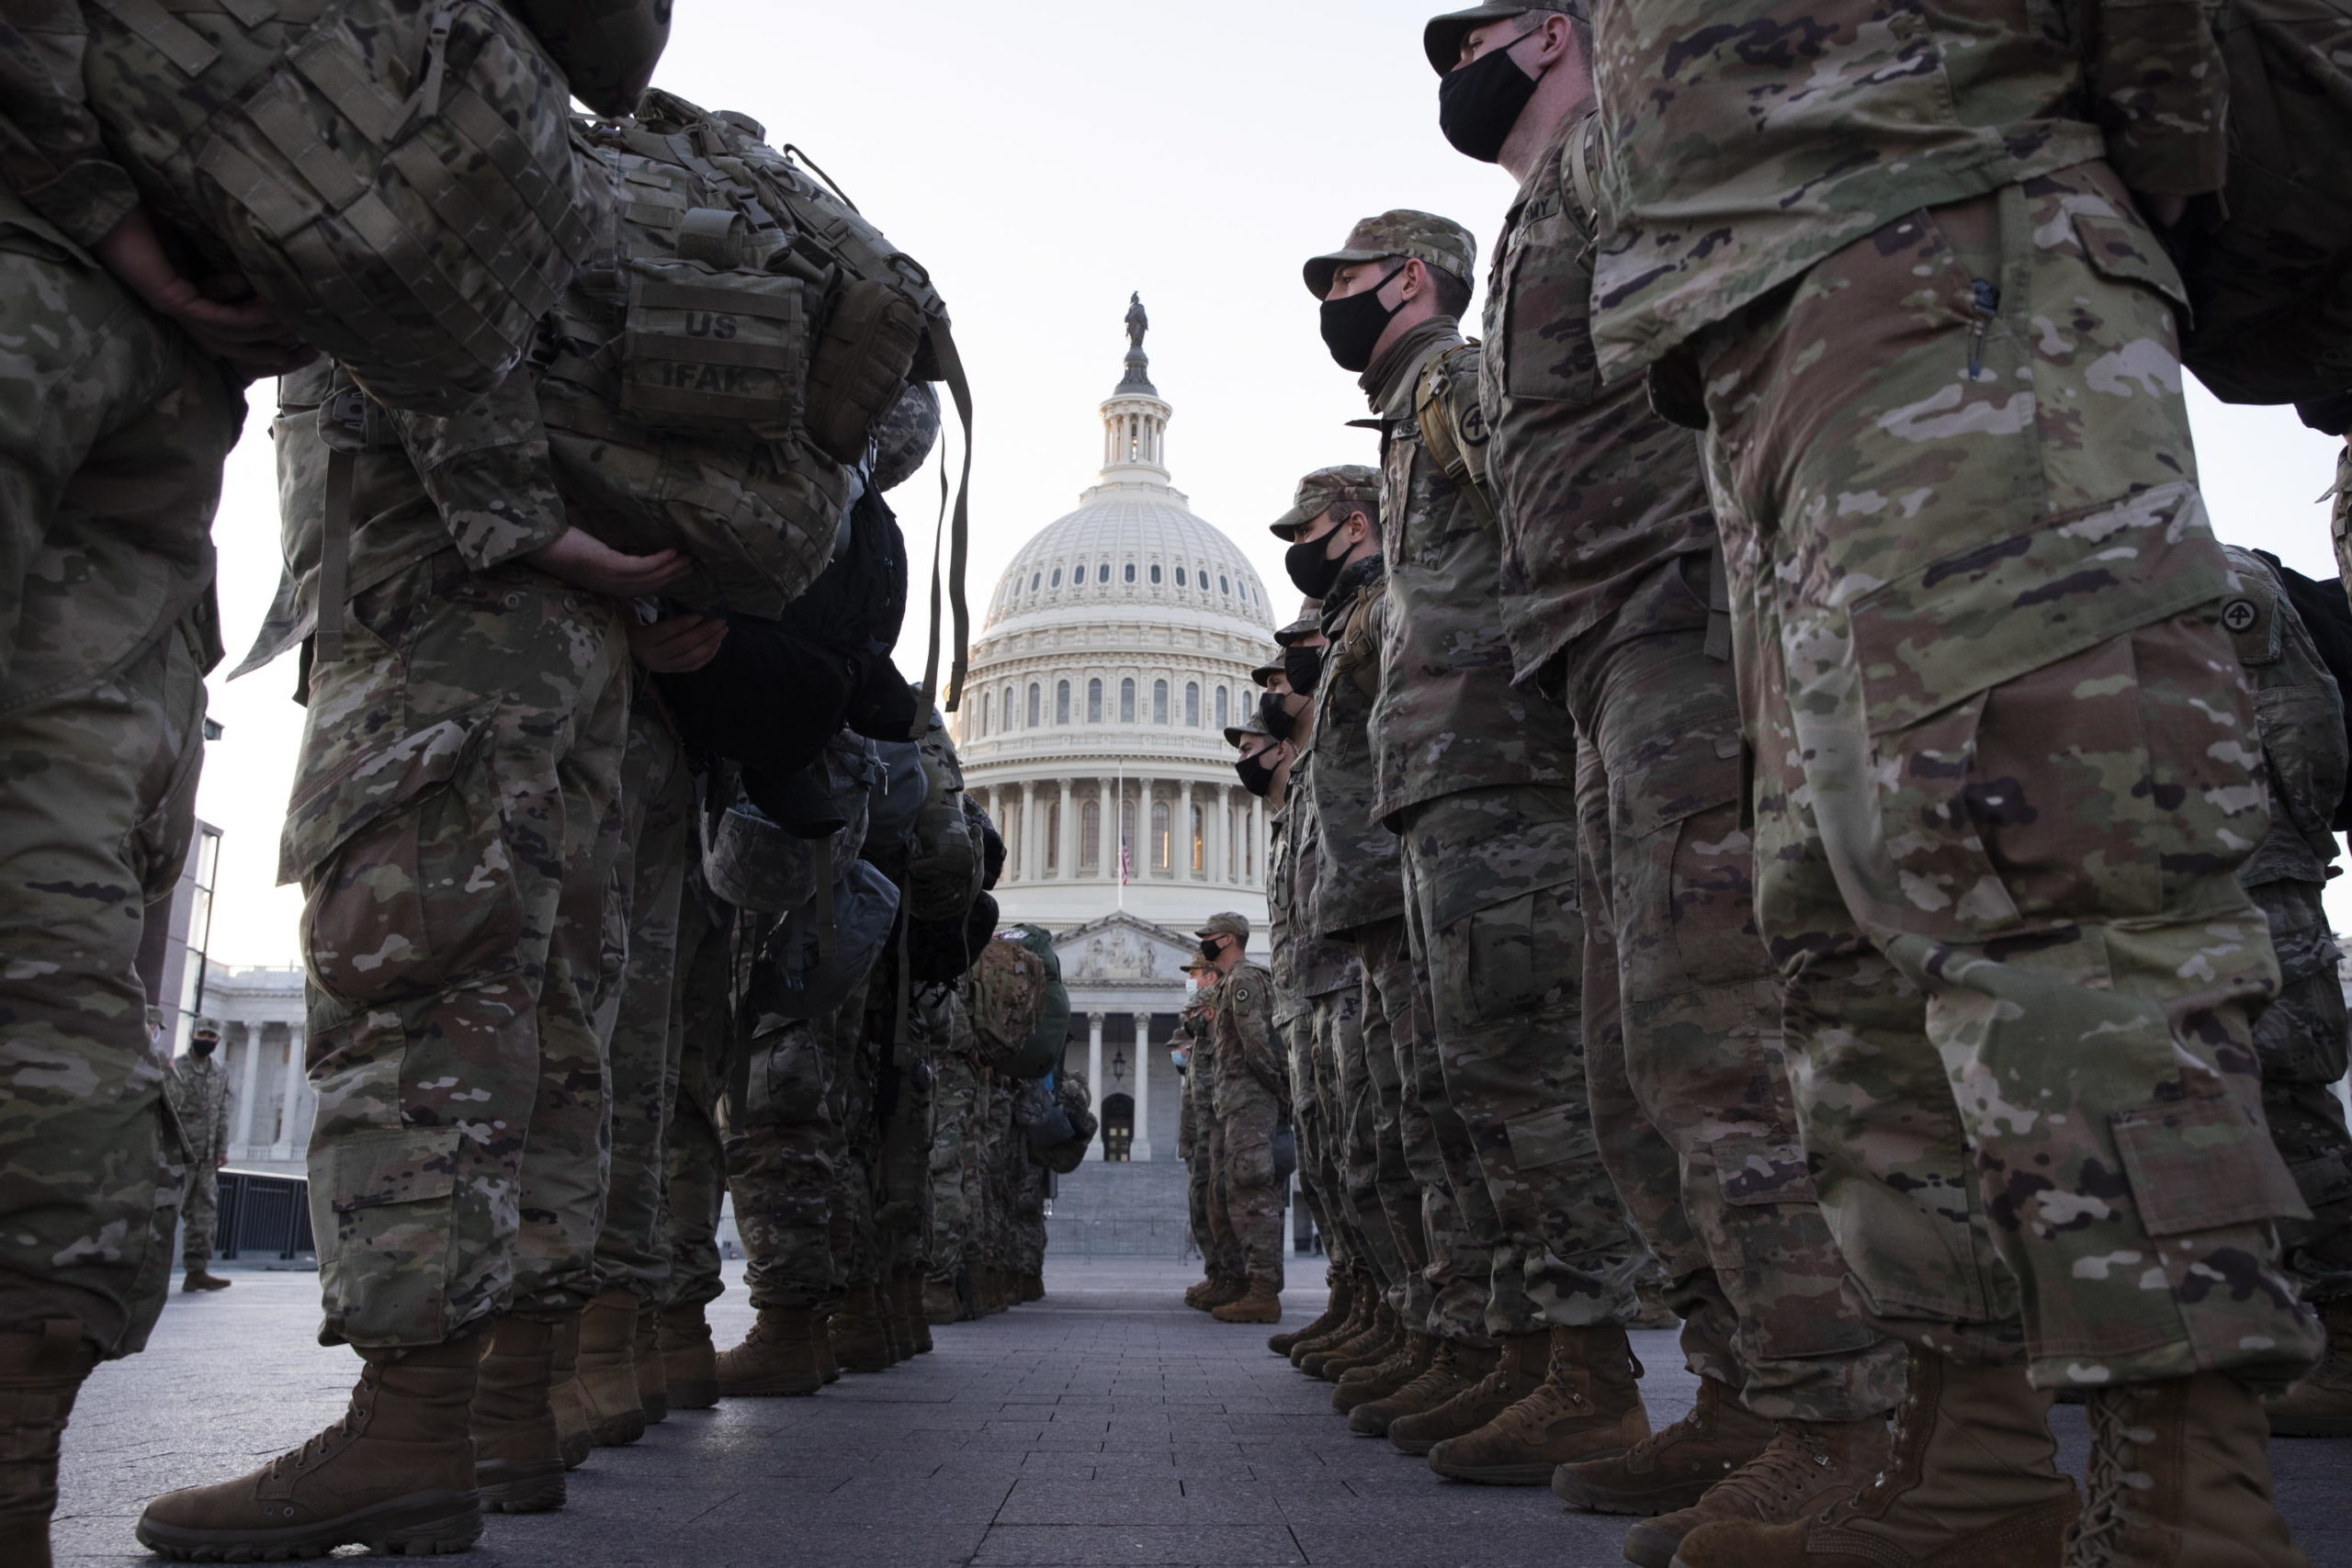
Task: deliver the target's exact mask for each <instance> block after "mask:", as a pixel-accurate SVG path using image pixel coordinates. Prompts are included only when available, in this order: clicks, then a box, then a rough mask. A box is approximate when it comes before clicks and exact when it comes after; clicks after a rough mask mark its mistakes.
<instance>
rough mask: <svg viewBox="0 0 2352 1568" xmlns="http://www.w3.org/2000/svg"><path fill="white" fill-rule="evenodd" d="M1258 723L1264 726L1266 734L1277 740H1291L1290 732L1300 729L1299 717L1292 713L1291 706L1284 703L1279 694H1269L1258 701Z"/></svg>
mask: <svg viewBox="0 0 2352 1568" xmlns="http://www.w3.org/2000/svg"><path fill="white" fill-rule="evenodd" d="M1258 722H1259V723H1261V724H1262V725H1264V726H1265V727H1266V733H1267V734H1269V735H1271V736H1272V737H1273V738H1274V739H1277V740H1287V739H1290V732H1291V731H1292V730H1293V729H1295V728H1298V719H1297V716H1295V715H1294V714H1293V713H1292V712H1291V711H1290V706H1289V705H1288V704H1286V703H1284V702H1283V698H1282V694H1281V693H1279V692H1268V693H1267V694H1265V695H1264V696H1262V697H1260V698H1259V699H1258Z"/></svg>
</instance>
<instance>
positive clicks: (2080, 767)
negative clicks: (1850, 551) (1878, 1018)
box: [1852, 484, 2237, 939]
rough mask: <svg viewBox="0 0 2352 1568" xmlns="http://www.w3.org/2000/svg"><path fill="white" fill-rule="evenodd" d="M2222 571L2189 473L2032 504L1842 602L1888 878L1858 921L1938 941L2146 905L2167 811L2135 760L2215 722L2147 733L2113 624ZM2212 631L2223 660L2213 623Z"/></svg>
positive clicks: (2166, 835) (2215, 579)
mask: <svg viewBox="0 0 2352 1568" xmlns="http://www.w3.org/2000/svg"><path fill="white" fill-rule="evenodd" d="M2228 581H2229V578H2228V571H2227V568H2226V566H2225V564H2224V560H2223V557H2222V552H2221V549H2220V548H2219V547H2218V546H2216V545H2215V544H2214V543H2213V541H2212V538H2211V535H2210V534H2209V533H2208V532H2207V531H2206V529H2205V526H2204V518H2203V509H2202V507H2201V505H2200V504H2199V501H2198V498H2197V492H2196V490H2195V489H2194V487H2192V486H2189V485H2187V484H2179V485H2167V486H2165V487H2163V488H2161V489H2157V490H2152V491H2143V492H2141V493H2139V494H2137V495H2133V496H2131V497H2130V498H2128V499H2126V500H2124V501H2122V502H2115V503H2110V504H2108V505H2104V506H2100V507H2098V508H2094V509H2092V510H2089V511H2086V512H2081V513H2071V514H2067V515H2064V516H2058V517H2049V518H2043V519H2041V520H2038V521H2037V522H2036V523H2035V524H2034V525H2033V526H2032V527H2031V528H2030V529H2029V530H2027V531H2026V532H2024V533H2020V534H2018V535H2015V536H2011V537H2009V538H2007V539H2001V540H1997V541H1996V542H1994V543H1992V544H1989V545H1983V546H1978V547H1973V548H1972V549H1970V550H1967V551H1965V552H1962V553H1961V554H1959V555H1955V556H1950V557H1947V558H1944V559H1942V560H1939V561H1936V562H1934V563H1932V564H1930V565H1928V566H1925V567H1922V568H1920V569H1918V570H1915V571H1913V572H1911V573H1909V574H1906V575H1905V576H1903V577H1899V578H1896V579H1894V580H1893V581H1889V582H1887V583H1884V584H1883V585H1882V586H1880V587H1879V588H1877V589H1874V590H1872V591H1871V592H1869V593H1867V594H1864V595H1862V596H1861V597H1860V598H1859V599H1858V600H1856V601H1855V604H1854V607H1853V613H1852V615H1853V618H1852V637H1853V649H1854V652H1853V657H1854V660H1855V663H1856V667H1857V673H1858V676H1859V679H1860V689H1861V705H1862V717H1863V722H1864V724H1865V727H1866V729H1867V734H1868V740H1869V746H1870V757H1869V764H1868V771H1869V776H1870V778H1871V781H1872V784H1873V787H1874V790H1875V794H1876V804H1877V807H1878V811H1877V820H1876V822H1875V823H1874V825H1873V826H1872V828H1871V831H1872V832H1873V833H1874V834H1875V836H1876V841H1875V842H1874V843H1872V844H1871V845H1869V846H1868V849H1869V851H1870V852H1872V853H1874V854H1876V855H1879V856H1882V857H1883V861H1884V863H1885V864H1886V867H1887V870H1888V873H1889V877H1888V879H1886V880H1885V881H1884V882H1883V897H1884V899H1885V900H1886V902H1884V903H1883V904H1882V906H1881V907H1880V908H1875V909H1872V910H1871V911H1870V915H1871V918H1872V919H1875V920H1877V921H1880V922H1883V923H1884V924H1886V925H1888V926H1891V927H1893V928H1894V929H1895V930H1899V931H1911V932H1915V933H1917V934H1921V935H1927V936H1930V937H1935V938H1938V939H1947V938H1951V937H1953V936H1955V935H1958V936H1962V937H1968V936H1982V935H1985V934H1990V933H1993V932H1996V931H2002V930H2004V929H2007V928H2011V927H2014V926H2015V925H2016V924H2017V923H2018V921H2019V920H2020V919H2029V918H2030V919H2064V918H2071V917H2075V916H2079V915H2081V914H2085V913H2090V914H2096V915H2099V916H2105V917H2113V916H2117V915H2124V914H2132V913H2153V912H2154V911H2156V910H2158V909H2160V908H2163V907H2164V905H2165V897H2166V895H2165V877H2166V875H2167V874H2170V873H2171V870H2172V863H2171V861H2172V857H2169V856H2167V855H2166V854H2165V853H2163V852H2161V851H2164V850H2168V849H2170V848H2171V847H2172V844H2171V843H2170V842H2169V841H2168V840H2172V839H2174V838H2177V837H2178V836H2179V832H2178V830H2177V829H2172V828H2168V827H2167V826H2166V819H2167V818H2169V817H2171V816H2172V815H2173V814H2175V813H2177V812H2178V811H2179V810H2180V809H2181V807H2180V803H2179V802H2178V801H2168V800H2166V799H2165V798H2164V797H2165V796H2166V795H2168V794H2171V793H2173V792H2174V791H2175V786H2176V785H2177V783H2178V781H2177V780H2173V779H2167V778H2164V777H2161V776H2159V775H2158V774H2157V773H2154V772H2152V763H2153V764H2154V766H2155V767H2157V768H2162V767H2166V766H2176V765H2180V764H2183V763H2194V762H2195V761H2197V758H2196V757H2195V756H2193V755H2182V754H2178V753H2179V752H2180V745H2187V746H2188V747H2189V748H2190V750H2191V751H2193V752H2201V751H2203V750H2204V748H2205V747H2207V746H2210V745H2211V742H2212V740H2213V739H2215V738H2214V737H2213V736H2212V734H2211V722H2210V720H2211V714H2210V712H2209V713H2207V714H2206V715H2205V720H2206V733H2205V734H2204V736H2203V737H2202V738H2201V739H2190V740H2184V741H2181V742H2180V744H2179V745H2177V744H2174V743H2173V742H2172V741H2171V740H2167V741H2165V743H2162V744H2159V743H2158V742H2157V741H2156V739H2154V732H2153V730H2152V729H2151V728H2150V726H2149V721H2148V714H2147V711H2146V699H2147V692H2146V690H2145V687H2146V684H2147V683H2148V682H2149V679H2150V677H2151V671H2144V670H2143V669H2142V668H2141V667H2140V664H2139V662H2138V660H2139V657H2140V654H2141V652H2142V649H2140V647H2139V639H2135V638H2133V637H2131V635H2130V634H2132V633H2134V632H2139V631H2142V630H2143V628H2149V627H2153V626H2156V625H2157V624H2158V623H2160V622H2164V621H2166V620H2169V619H2171V618H2172V617H2175V616H2178V615H2184V614H2186V613H2187V612H2189V611H2192V610H2195V609H2197V608H2199V606H2203V605H2211V604H2216V603H2218V602H2219V601H2220V600H2221V598H2222V594H2223V592H2224V590H2225V588H2226V587H2227V584H2228ZM2213 642H2214V651H2215V652H2217V653H2220V654H2222V655H2223V656H2226V655H2227V652H2228V649H2227V644H2226V642H2224V641H2223V640H2222V637H2221V634H2220V632H2219V630H2218V628H2216V630H2215V632H2214V637H2213ZM2148 651H2149V652H2150V653H2152V654H2155V655H2159V656H2161V655H2163V654H2164V653H2165V651H2166V650H2165V649H2156V648H2154V647H2153V646H2152V647H2151V648H2150V649H2148ZM2180 651H2182V652H2183V654H2184V656H2185V657H2187V658H2188V662H2189V663H2190V664H2196V663H2199V661H2200V658H2199V654H2200V653H2201V650H2198V651H2188V650H2185V649H2184V650H2180ZM2206 662H2210V661H2206ZM2181 668H2182V667H2181V666H2180V665H2178V664H2177V663H2176V664H2175V665H2173V666H2172V667H2171V668H2170V675H2172V676H2177V675H2178V674H2179V672H2180V670H2181ZM2028 677H2038V679H2032V680H2029V679H2028ZM2154 678H2155V682H2156V683H2159V684H2161V683H2162V682H2163V681H2164V680H2165V679H2166V678H2168V677H2167V672H2166V671H2161V670H2160V671H2154ZM2236 679H2237V674H2236V669H2235V660H2230V668H2229V670H2228V671H2227V674H2226V677H2222V676H2215V677H2214V681H2215V682H2218V683H2219V684H2220V685H2221V686H2224V687H2228V688H2231V689H2232V690H2230V691H2223V692H2222V693H2221V694H2220V698H2219V700H2220V701H2222V703H2223V704H2224V705H2231V704H2234V702H2235V701H2236V698H2235V696H2234V695H2233V688H2234V683H2235V682H2236ZM2169 695H2171V696H2173V697H2176V698H2177V697H2181V696H2184V695H2186V696H2188V697H2189V698H2191V699H2192V700H2196V701H2202V700H2203V699H2206V698H2207V697H2208V696H2209V695H2210V694H2207V693H2204V692H2183V691H2179V690H2175V691H2172V692H2170V693H2169ZM2175 705H2176V706H2179V705H2180V704H2178V703H2176V704H2175ZM2204 705H2205V706H2207V707H2209V708H2210V706H2211V703H2210V702H2205V703H2204ZM2221 739H2229V738H2228V737H2222V738H2221ZM2127 775H2128V776H2127ZM2189 793H2192V794H2193V793H2196V792H2194V791H2191V792H2189ZM2183 847H2184V850H2185V852H2195V851H2196V850H2198V849H2201V848H2202V847H2203V846H2201V845H2186V846H2183ZM2183 863H2185V862H2183Z"/></svg>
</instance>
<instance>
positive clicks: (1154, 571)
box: [1127, 561, 1159, 582]
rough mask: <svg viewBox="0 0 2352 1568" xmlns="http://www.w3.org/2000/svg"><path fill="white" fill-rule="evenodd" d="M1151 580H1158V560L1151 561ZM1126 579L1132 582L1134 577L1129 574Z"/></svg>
mask: <svg viewBox="0 0 2352 1568" xmlns="http://www.w3.org/2000/svg"><path fill="white" fill-rule="evenodd" d="M1151 580H1152V581H1154V582H1158V581H1159V562H1158V561H1154V562H1152V563H1151ZM1127 581H1130V582H1132V581H1135V579H1134V578H1133V577H1132V576H1131V577H1129V578H1128V580H1127Z"/></svg>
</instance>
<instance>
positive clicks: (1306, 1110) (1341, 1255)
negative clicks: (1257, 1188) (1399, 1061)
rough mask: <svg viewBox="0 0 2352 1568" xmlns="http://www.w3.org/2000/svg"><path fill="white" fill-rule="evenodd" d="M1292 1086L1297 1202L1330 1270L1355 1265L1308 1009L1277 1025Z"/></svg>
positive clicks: (1349, 1225)
mask: <svg viewBox="0 0 2352 1568" xmlns="http://www.w3.org/2000/svg"><path fill="white" fill-rule="evenodd" d="M1279 1027H1280V1029H1281V1031H1282V1035H1283V1046H1284V1053H1283V1054H1284V1055H1285V1056H1286V1057H1287V1058H1288V1066H1289V1069H1290V1082H1291V1127H1292V1135H1293V1136H1294V1137H1295V1139H1296V1140H1297V1145H1298V1186H1299V1200H1300V1201H1302V1202H1304V1203H1305V1204H1306V1208H1307V1212H1308V1213H1311V1214H1313V1215H1314V1216H1315V1228H1316V1230H1317V1233H1318V1234H1319V1235H1321V1236H1322V1237H1323V1253H1324V1256H1325V1257H1326V1258H1329V1260H1330V1264H1331V1267H1333V1268H1335V1269H1346V1268H1351V1267H1352V1266H1353V1265H1354V1261H1355V1244H1354V1241H1353V1239H1352V1236H1351V1232H1352V1230H1353V1228H1354V1227H1353V1225H1352V1224H1351V1223H1350V1221H1349V1219H1348V1216H1347V1213H1346V1211H1345V1210H1344V1209H1343V1208H1342V1207H1341V1201H1340V1180H1339V1163H1338V1161H1337V1160H1336V1159H1334V1158H1333V1157H1332V1153H1331V1121H1330V1116H1329V1112H1328V1111H1326V1110H1325V1109H1324V1102H1323V1096H1322V1078H1323V1064H1322V1063H1321V1062H1319V1061H1318V1060H1317V1056H1316V1047H1315V1015H1314V1012H1313V1010H1312V1009H1311V1008H1309V1009H1308V1010H1304V1011H1302V1012H1300V1013H1299V1015H1298V1016H1297V1017H1295V1018H1293V1019H1289V1020H1287V1021H1284V1022H1283V1024H1281V1025H1280V1026H1279Z"/></svg>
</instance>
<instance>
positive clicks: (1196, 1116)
mask: <svg viewBox="0 0 2352 1568" xmlns="http://www.w3.org/2000/svg"><path fill="white" fill-rule="evenodd" d="M1184 973H1185V975H1186V976H1188V977H1189V978H1190V979H1191V980H1192V982H1193V993H1192V995H1191V996H1189V997H1187V998H1185V1001H1184V1010H1183V1012H1182V1015H1181V1017H1180V1019H1179V1021H1178V1034H1177V1037H1176V1039H1177V1040H1181V1041H1182V1048H1183V1052H1184V1060H1183V1063H1182V1071H1183V1074H1184V1098H1183V1101H1182V1105H1181V1106H1180V1107H1179V1108H1178V1111H1177V1126H1176V1146H1177V1149H1178V1151H1179V1153H1180V1155H1181V1156H1182V1159H1183V1161H1184V1208H1185V1213H1186V1215H1187V1218H1188V1222H1189V1224H1190V1227H1191V1230H1192V1235H1193V1246H1194V1247H1198V1248H1199V1249H1200V1253H1201V1278H1200V1279H1199V1280H1197V1281H1195V1282H1194V1283H1193V1285H1191V1286H1190V1287H1188V1288H1187V1289H1186V1290H1185V1292H1184V1304H1185V1305H1186V1306H1189V1307H1193V1308H1195V1309H1197V1310H1199V1311H1202V1312H1210V1311H1213V1310H1215V1309H1216V1307H1219V1306H1222V1305H1224V1304H1225V1303H1227V1302H1228V1301H1233V1300H1237V1299H1238V1297H1239V1296H1240V1294H1241V1290H1242V1287H1240V1286H1239V1285H1238V1283H1237V1281H1238V1280H1240V1279H1242V1278H1244V1277H1245V1276H1246V1275H1247V1273H1248V1271H1249V1270H1248V1267H1247V1265H1246V1264H1244V1263H1243V1262H1242V1260H1241V1259H1240V1258H1238V1257H1237V1256H1235V1254H1234V1248H1233V1237H1232V1233H1231V1232H1230V1231H1227V1230H1224V1229H1221V1228H1220V1223H1219V1222H1220V1221H1221V1219H1222V1211H1221V1210H1218V1209H1217V1208H1216V1203H1215V1193H1216V1168H1215V1167H1213V1166H1212V1165H1211V1164H1210V1160H1209V1146H1210V1134H1211V1133H1212V1132H1213V1131H1214V1130H1215V1128H1216V1114H1215V1112H1214V1111H1211V1110H1210V1101H1211V1100H1212V1098H1213V1097H1214V1095H1215V1093H1216V1075H1215V1074H1214V1072H1213V1071H1212V1070H1211V1069H1212V1064H1213V1063H1214V1061H1215V1059H1216V1057H1215V1051H1216V1046H1215V1043H1214V1041H1213V1039H1212V1037H1211V1034H1210V1031H1211V1029H1212V1027H1213V1025H1214V1020H1215V1017H1216V980H1217V976H1216V965H1215V964H1211V963H1210V962H1209V961H1208V960H1207V959H1205V958H1195V959H1193V960H1192V961H1191V962H1190V963H1188V964H1185V965H1184ZM1170 1043H1171V1044H1173V1043H1176V1041H1171V1042H1170Z"/></svg>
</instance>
